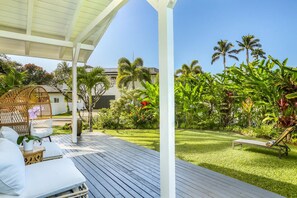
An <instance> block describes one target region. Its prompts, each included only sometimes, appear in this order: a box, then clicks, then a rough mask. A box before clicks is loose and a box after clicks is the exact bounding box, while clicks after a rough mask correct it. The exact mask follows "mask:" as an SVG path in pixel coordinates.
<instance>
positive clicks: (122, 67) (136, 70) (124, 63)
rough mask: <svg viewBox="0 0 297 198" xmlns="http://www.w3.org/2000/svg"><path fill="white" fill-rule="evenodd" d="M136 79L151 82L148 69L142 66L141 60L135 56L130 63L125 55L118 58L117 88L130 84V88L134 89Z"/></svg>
mask: <svg viewBox="0 0 297 198" xmlns="http://www.w3.org/2000/svg"><path fill="white" fill-rule="evenodd" d="M136 81H140V82H141V81H148V82H151V75H150V72H149V70H148V69H147V68H146V67H144V66H143V60H142V59H141V58H136V60H135V61H133V62H132V63H131V62H130V61H129V60H128V59H127V58H125V57H123V58H120V59H119V62H118V77H117V86H118V87H119V88H122V87H123V86H124V87H129V85H130V83H131V84H132V89H135V82H136Z"/></svg>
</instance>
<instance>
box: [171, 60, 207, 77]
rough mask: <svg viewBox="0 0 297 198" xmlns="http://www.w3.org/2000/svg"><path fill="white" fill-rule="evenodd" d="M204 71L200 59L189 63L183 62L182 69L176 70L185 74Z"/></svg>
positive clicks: (180, 73)
mask: <svg viewBox="0 0 297 198" xmlns="http://www.w3.org/2000/svg"><path fill="white" fill-rule="evenodd" d="M199 73H202V68H201V66H200V65H199V63H198V60H193V61H192V62H191V64H190V66H189V65H187V64H183V65H182V68H181V69H178V70H176V72H175V74H176V75H177V76H178V75H184V76H189V75H193V74H199Z"/></svg>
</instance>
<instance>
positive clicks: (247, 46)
mask: <svg viewBox="0 0 297 198" xmlns="http://www.w3.org/2000/svg"><path fill="white" fill-rule="evenodd" d="M236 42H237V43H238V46H239V47H240V49H239V50H238V52H240V51H243V50H246V63H247V64H249V51H253V50H254V49H255V48H260V47H262V45H261V44H260V39H256V38H255V36H254V35H250V34H248V35H246V36H242V41H236Z"/></svg>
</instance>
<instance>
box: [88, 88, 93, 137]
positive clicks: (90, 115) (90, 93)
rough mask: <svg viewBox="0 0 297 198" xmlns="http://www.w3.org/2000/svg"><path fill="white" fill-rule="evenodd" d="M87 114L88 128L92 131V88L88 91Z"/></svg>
mask: <svg viewBox="0 0 297 198" xmlns="http://www.w3.org/2000/svg"><path fill="white" fill-rule="evenodd" d="M88 95H89V115H88V121H89V129H90V132H93V113H92V112H93V98H92V90H91V91H89V93H88Z"/></svg>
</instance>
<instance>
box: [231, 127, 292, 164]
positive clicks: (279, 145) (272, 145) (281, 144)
mask: <svg viewBox="0 0 297 198" xmlns="http://www.w3.org/2000/svg"><path fill="white" fill-rule="evenodd" d="M295 129H296V126H293V127H289V128H287V129H286V130H285V131H284V132H283V133H282V134H281V135H280V136H279V137H278V139H276V140H272V141H268V142H261V141H257V140H245V139H239V140H234V141H233V142H232V148H233V149H234V147H235V146H238V145H240V146H241V148H242V145H243V144H247V145H253V146H260V147H264V148H268V149H274V150H278V156H279V158H281V157H282V156H283V155H286V156H288V154H289V151H291V149H290V148H289V146H288V145H287V144H286V143H285V138H286V137H287V135H289V134H290V133H292V132H293V131H294V130H295Z"/></svg>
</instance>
